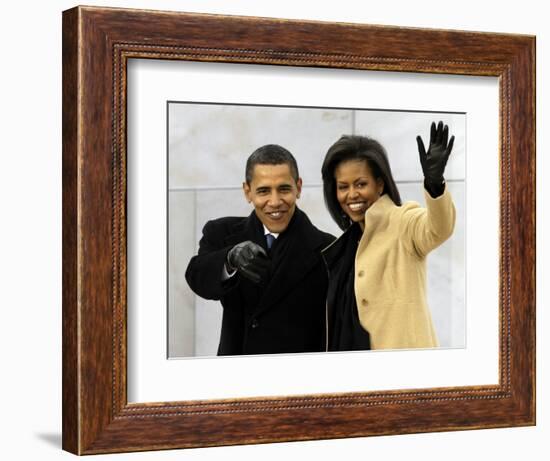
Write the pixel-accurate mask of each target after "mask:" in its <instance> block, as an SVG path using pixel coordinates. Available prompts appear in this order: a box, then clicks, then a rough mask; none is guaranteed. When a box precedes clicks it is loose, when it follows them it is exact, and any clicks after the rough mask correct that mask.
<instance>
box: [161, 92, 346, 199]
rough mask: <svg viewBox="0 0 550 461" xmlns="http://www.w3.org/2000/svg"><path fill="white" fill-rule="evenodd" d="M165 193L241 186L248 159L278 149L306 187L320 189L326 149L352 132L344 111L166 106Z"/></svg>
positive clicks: (188, 105)
mask: <svg viewBox="0 0 550 461" xmlns="http://www.w3.org/2000/svg"><path fill="white" fill-rule="evenodd" d="M168 120H169V162H170V166H169V184H170V186H169V187H170V188H172V189H174V188H194V187H219V186H222V187H226V186H237V185H240V184H241V183H242V181H243V178H244V168H245V164H246V159H247V158H248V156H249V155H250V154H251V153H252V152H253V151H254V150H255V149H257V148H258V147H260V146H262V145H264V144H280V145H281V146H283V147H285V148H287V149H288V150H289V151H290V152H292V154H293V155H294V156H295V157H296V160H297V162H298V168H299V170H300V175H301V176H302V179H303V180H304V183H305V184H320V182H321V173H320V172H321V163H322V160H323V158H324V155H325V153H326V150H327V148H328V147H329V146H330V145H331V144H332V143H333V142H334V141H335V140H336V139H338V138H339V137H340V135H341V134H342V133H350V132H351V130H352V115H351V112H350V111H347V110H332V109H304V108H285V107H277V108H273V107H259V106H230V105H225V106H223V105H205V104H184V103H171V104H170V105H169V118H168Z"/></svg>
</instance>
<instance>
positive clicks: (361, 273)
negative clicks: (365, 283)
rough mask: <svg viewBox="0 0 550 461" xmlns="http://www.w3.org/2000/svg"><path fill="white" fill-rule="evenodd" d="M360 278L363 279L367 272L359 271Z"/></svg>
mask: <svg viewBox="0 0 550 461" xmlns="http://www.w3.org/2000/svg"><path fill="white" fill-rule="evenodd" d="M357 275H358V276H359V277H363V275H365V271H359V273H358V274H357Z"/></svg>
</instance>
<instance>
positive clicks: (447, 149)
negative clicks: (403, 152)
mask: <svg viewBox="0 0 550 461" xmlns="http://www.w3.org/2000/svg"><path fill="white" fill-rule="evenodd" d="M448 138H449V127H448V126H447V125H443V122H441V121H440V122H439V123H438V124H437V128H436V127H435V122H432V127H431V131H430V147H429V149H428V152H426V149H425V148H424V143H423V142H422V138H421V137H420V136H417V137H416V142H417V143H418V153H419V154H420V164H421V165H422V171H423V173H424V187H425V188H426V190H427V191H428V192H429V193H430V195H431V196H432V197H433V198H436V197H439V196H440V195H442V194H443V192H444V191H445V179H444V178H443V173H444V172H445V165H447V160H448V159H449V155H451V150H452V149H453V143H454V141H455V137H454V136H451V139H450V140H449V141H448V142H447V140H448Z"/></svg>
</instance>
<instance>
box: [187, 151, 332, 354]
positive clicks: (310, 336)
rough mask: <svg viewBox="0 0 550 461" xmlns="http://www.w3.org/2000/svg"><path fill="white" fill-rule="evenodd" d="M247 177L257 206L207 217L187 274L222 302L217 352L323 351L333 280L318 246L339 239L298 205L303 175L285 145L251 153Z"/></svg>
mask: <svg viewBox="0 0 550 461" xmlns="http://www.w3.org/2000/svg"><path fill="white" fill-rule="evenodd" d="M245 179H246V180H245V182H244V183H243V191H244V195H245V197H246V199H247V200H248V202H249V203H251V204H252V205H253V206H254V211H253V212H252V213H251V214H250V216H248V217H245V218H239V217H226V218H219V219H215V220H212V221H209V222H207V223H206V225H205V226H204V228H203V235H202V238H201V240H200V243H199V252H198V255H196V256H194V257H193V258H192V259H191V261H190V262H189V266H188V267H187V271H186V274H185V278H186V279H187V283H188V284H189V286H190V287H191V289H192V290H193V291H194V292H195V293H196V294H198V295H199V296H201V297H203V298H206V299H216V300H221V303H222V306H223V319H222V331H221V337H220V344H219V347H218V355H240V354H272V353H283V352H286V353H293V352H316V351H320V350H321V349H322V345H323V344H324V340H325V334H326V330H325V328H326V327H325V315H326V313H325V300H326V297H325V296H326V290H327V279H328V274H327V270H326V268H325V266H324V263H323V261H322V259H321V249H323V248H324V247H326V246H327V245H329V244H330V243H331V242H332V241H333V240H334V237H333V236H332V235H330V234H327V233H325V232H321V231H320V230H319V229H317V228H316V227H315V226H313V225H312V224H311V222H310V220H309V219H308V217H307V216H306V214H305V213H304V212H302V211H301V210H299V209H298V208H297V206H296V200H297V199H298V198H299V197H300V193H301V190H302V180H301V178H300V177H299V174H298V166H297V164H296V160H295V159H294V157H293V156H292V154H291V153H290V152H289V151H287V150H286V149H285V148H283V147H281V146H278V145H274V144H269V145H266V146H263V147H260V148H259V149H257V150H256V151H254V152H253V153H252V155H251V156H250V157H249V158H248V161H247V163H246V174H245ZM268 241H269V243H268Z"/></svg>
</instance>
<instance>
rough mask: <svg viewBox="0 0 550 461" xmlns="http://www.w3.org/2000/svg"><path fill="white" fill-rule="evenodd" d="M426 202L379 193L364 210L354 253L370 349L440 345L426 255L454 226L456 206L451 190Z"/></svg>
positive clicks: (359, 304) (359, 300)
mask: <svg viewBox="0 0 550 461" xmlns="http://www.w3.org/2000/svg"><path fill="white" fill-rule="evenodd" d="M425 197H426V205H427V207H426V208H422V207H420V205H419V204H418V203H415V202H407V203H404V204H403V205H402V206H400V207H398V206H396V205H395V204H394V203H393V202H392V200H391V199H390V198H389V197H388V196H387V195H383V196H382V197H380V198H379V199H378V200H377V201H376V202H375V203H374V204H373V205H372V206H371V207H370V208H369V209H368V211H367V213H366V216H365V230H364V232H363V236H362V238H361V241H360V242H359V246H358V248H357V254H356V257H355V296H356V301H357V307H358V309H359V320H360V322H361V325H362V326H363V328H365V329H366V330H367V331H368V332H369V334H370V340H371V348H372V349H403V348H427V347H437V346H438V345H439V343H438V340H437V335H436V333H435V329H434V326H433V323H432V317H431V314H430V310H429V308H428V304H427V299H426V256H427V255H428V253H429V252H430V251H431V250H433V249H434V248H436V247H437V246H439V245H441V244H442V243H443V242H444V241H445V240H447V239H448V238H449V237H450V235H451V234H452V232H453V229H454V225H455V218H456V212H455V208H454V205H453V202H452V199H451V195H450V193H449V192H448V191H447V190H446V191H445V192H444V193H443V195H442V196H440V197H438V198H436V199H434V198H432V197H431V196H430V195H429V194H428V193H427V192H425Z"/></svg>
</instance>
